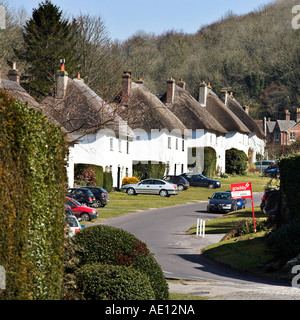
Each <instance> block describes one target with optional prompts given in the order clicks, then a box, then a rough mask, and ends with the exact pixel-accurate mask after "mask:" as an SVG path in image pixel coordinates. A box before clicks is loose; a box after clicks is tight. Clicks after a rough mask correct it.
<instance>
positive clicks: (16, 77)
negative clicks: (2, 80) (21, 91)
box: [8, 62, 21, 83]
mask: <svg viewBox="0 0 300 320" xmlns="http://www.w3.org/2000/svg"><path fill="white" fill-rule="evenodd" d="M20 78H21V75H20V73H19V71H18V70H17V64H16V63H15V62H14V63H13V68H12V69H11V70H9V71H8V79H9V80H10V81H15V82H18V83H20Z"/></svg>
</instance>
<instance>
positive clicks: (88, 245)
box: [75, 225, 169, 300]
mask: <svg viewBox="0 0 300 320" xmlns="http://www.w3.org/2000/svg"><path fill="white" fill-rule="evenodd" d="M75 238H76V241H77V242H78V243H79V244H81V245H82V246H83V247H84V254H83V255H82V260H81V264H82V265H84V264H93V263H101V264H110V265H119V266H128V267H129V266H130V267H132V268H134V269H136V270H138V271H140V272H143V273H145V274H146V275H147V276H148V278H149V280H150V283H151V286H152V288H153V291H154V293H155V299H157V300H164V299H168V297H169V291H168V284H167V282H166V279H165V277H164V275H163V272H162V270H161V267H160V266H159V264H158V263H157V261H156V260H155V258H154V256H153V255H152V254H151V252H150V251H149V249H148V248H147V246H146V244H144V243H143V242H141V241H140V240H139V239H137V238H136V237H135V236H133V235H132V234H130V233H129V232H127V231H125V230H122V229H118V228H114V227H110V226H103V225H98V226H93V227H89V228H86V229H83V230H82V231H81V232H78V233H77V234H76V237H75Z"/></svg>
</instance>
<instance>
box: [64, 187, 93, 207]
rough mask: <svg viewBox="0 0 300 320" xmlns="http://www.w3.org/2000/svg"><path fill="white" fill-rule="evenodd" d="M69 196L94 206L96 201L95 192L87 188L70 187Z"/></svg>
mask: <svg viewBox="0 0 300 320" xmlns="http://www.w3.org/2000/svg"><path fill="white" fill-rule="evenodd" d="M68 196H69V197H71V198H73V199H75V200H77V201H78V202H80V203H81V204H83V205H86V206H90V207H92V206H93V205H94V203H95V201H96V198H95V196H94V195H93V193H92V192H91V191H90V190H89V189H86V188H69V189H68Z"/></svg>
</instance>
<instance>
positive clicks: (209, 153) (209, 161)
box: [203, 147, 217, 178]
mask: <svg viewBox="0 0 300 320" xmlns="http://www.w3.org/2000/svg"><path fill="white" fill-rule="evenodd" d="M216 165H217V154H216V151H215V149H213V148H211V147H205V148H204V169H203V175H204V176H206V177H208V178H212V177H213V175H214V173H215V171H216Z"/></svg>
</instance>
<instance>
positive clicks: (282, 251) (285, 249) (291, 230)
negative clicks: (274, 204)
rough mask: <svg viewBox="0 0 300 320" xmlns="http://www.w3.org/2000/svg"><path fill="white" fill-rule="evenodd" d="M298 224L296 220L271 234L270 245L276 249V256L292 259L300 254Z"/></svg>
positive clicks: (299, 225)
mask: <svg viewBox="0 0 300 320" xmlns="http://www.w3.org/2000/svg"><path fill="white" fill-rule="evenodd" d="M299 235H300V223H299V220H298V219H295V220H292V221H291V222H290V223H288V224H286V225H283V226H282V227H280V228H279V229H277V230H276V231H274V232H273V233H272V234H271V237H270V239H271V244H272V245H273V246H275V248H276V249H277V252H278V255H280V256H284V257H294V256H296V255H298V254H299V252H300V236H299Z"/></svg>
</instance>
